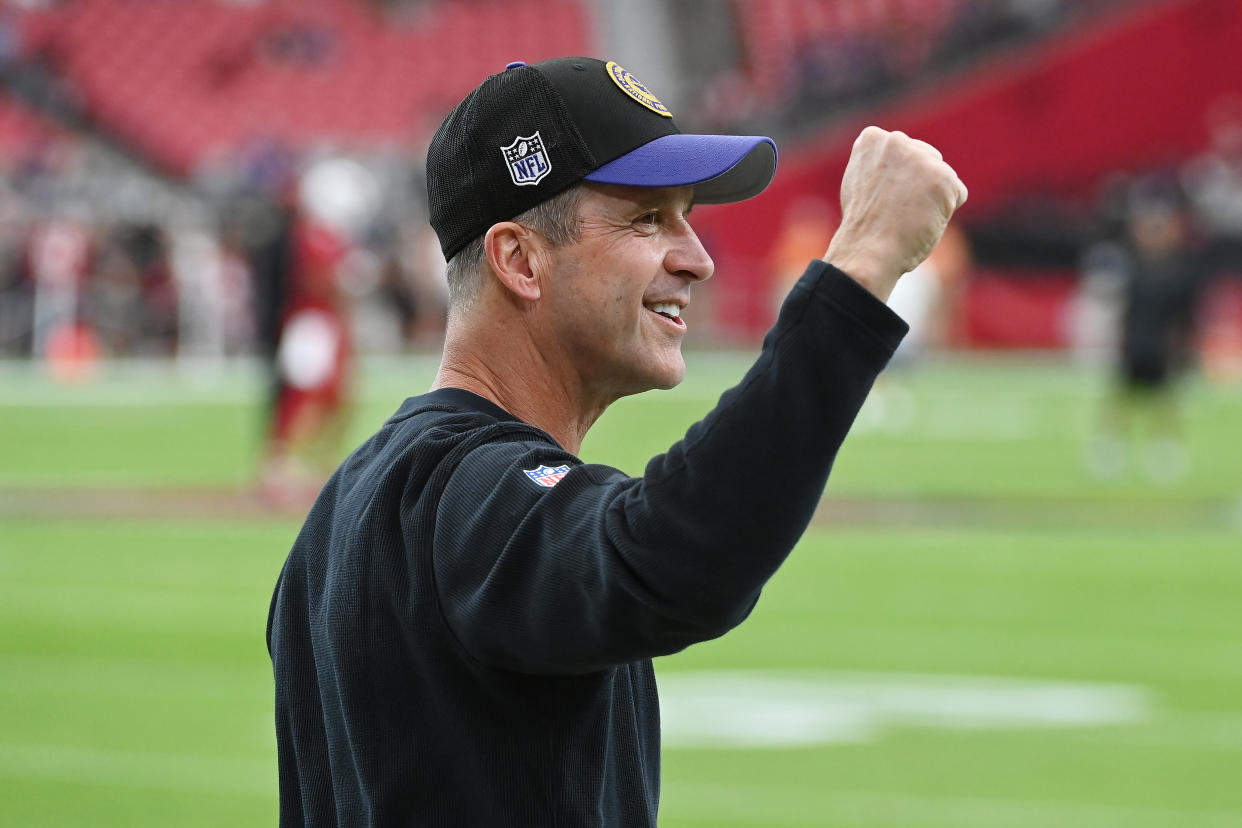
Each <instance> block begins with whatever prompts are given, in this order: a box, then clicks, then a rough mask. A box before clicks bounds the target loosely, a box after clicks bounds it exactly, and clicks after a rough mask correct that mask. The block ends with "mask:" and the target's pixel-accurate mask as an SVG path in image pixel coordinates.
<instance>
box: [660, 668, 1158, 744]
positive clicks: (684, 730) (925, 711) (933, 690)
mask: <svg viewBox="0 0 1242 828" xmlns="http://www.w3.org/2000/svg"><path fill="white" fill-rule="evenodd" d="M658 684H659V688H660V707H661V721H662V726H663V742H664V744H665V745H666V746H667V747H675V748H699V747H711V748H746V749H754V748H785V747H790V746H811V745H823V744H842V743H857V742H868V741H874V740H877V739H879V738H880V737H881V736H882V735H883V733H884V731H885V730H886V729H887V728H889V727H892V726H914V727H937V728H948V729H954V730H978V729H989V728H990V729H997V728H1073V727H1100V726H1117V725H1135V724H1140V723H1143V722H1146V721H1148V720H1150V719H1151V717H1152V702H1151V700H1150V698H1149V694H1148V693H1147V692H1146V691H1144V690H1143V689H1142V688H1139V687H1134V686H1130V685H1119V684H1086V683H1081V682H1079V683H1071V682H1061V681H1034V680H1028V679H1011V678H989V677H977V676H942V675H916V674H901V673H874V674H869V673H836V672H800V671H790V672H778V671H758V670H756V671H704V672H684V673H680V672H674V673H669V674H663V675H660V676H659V680H658Z"/></svg>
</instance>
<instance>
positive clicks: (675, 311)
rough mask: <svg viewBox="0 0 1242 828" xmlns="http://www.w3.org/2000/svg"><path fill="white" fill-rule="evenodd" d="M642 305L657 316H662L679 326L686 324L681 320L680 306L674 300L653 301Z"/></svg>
mask: <svg viewBox="0 0 1242 828" xmlns="http://www.w3.org/2000/svg"><path fill="white" fill-rule="evenodd" d="M643 307H645V308H646V309H647V310H649V311H651V312H652V313H654V314H656V315H657V316H663V317H664V318H665V319H667V320H669V321H670V322H672V323H673V324H674V325H676V326H678V327H679V328H684V327H685V326H686V323H685V322H683V321H681V306H680V305H678V304H677V303H676V302H653V303H651V304H649V305H643Z"/></svg>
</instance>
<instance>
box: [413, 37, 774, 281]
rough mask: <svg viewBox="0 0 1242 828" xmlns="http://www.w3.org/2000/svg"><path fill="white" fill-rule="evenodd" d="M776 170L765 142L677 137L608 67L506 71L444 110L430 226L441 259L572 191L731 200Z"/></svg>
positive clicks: (433, 148) (755, 189)
mask: <svg viewBox="0 0 1242 828" xmlns="http://www.w3.org/2000/svg"><path fill="white" fill-rule="evenodd" d="M775 173H776V143H775V142H774V141H773V140H772V139H771V138H765V137H763V136H757V135H687V134H685V133H683V132H681V130H679V129H678V128H677V125H676V124H675V123H674V122H673V114H672V113H671V112H669V110H668V107H666V106H665V105H664V104H663V103H661V101H660V100H659V98H657V97H656V96H655V95H654V94H652V93H651V91H650V90H648V89H647V87H646V86H644V85H643V84H642V83H641V82H640V81H639V80H638V79H637V78H635V77H634V76H633V75H631V74H630V73H629V72H628V71H627V70H625V69H623V68H622V67H620V66H618V65H617V64H616V63H615V62H613V61H608V62H604V61H602V60H597V59H595V58H587V57H568V58H556V59H554V60H546V61H542V62H540V63H534V64H530V65H527V64H525V63H522V62H521V61H515V62H513V63H510V64H509V65H508V66H507V67H506V68H505V70H504V71H503V72H499V73H497V74H495V75H492V76H490V77H489V78H487V79H486V80H485V81H483V82H482V83H481V84H479V86H478V87H476V88H475V90H474V91H473V92H471V93H470V94H469V95H467V96H466V98H465V100H463V101H462V102H461V103H460V104H458V105H457V108H456V109H454V110H453V111H452V112H451V113H449V115H448V117H447V118H445V119H444V123H442V124H441V125H440V128H439V129H438V130H436V134H435V136H434V137H432V139H431V145H430V147H429V148H428V150H427V197H428V205H429V212H430V220H431V226H432V227H433V228H434V229H435V231H436V235H437V236H438V237H439V239H440V249H441V250H442V251H443V252H444V258H445V259H446V260H447V259H451V258H453V256H454V255H456V254H457V252H458V251H459V250H461V249H462V248H463V247H465V246H466V244H468V243H469V242H470V241H471V240H472V239H474V238H475V237H477V236H479V235H480V234H482V233H484V232H486V230H487V228H489V227H491V226H492V225H493V224H495V223H496V222H499V221H506V220H508V219H511V218H513V217H514V216H517V215H519V214H521V213H523V212H525V211H526V210H529V209H530V208H531V207H534V206H535V205H536V204H539V203H541V202H543V201H546V200H548V199H549V198H552V197H553V196H555V195H557V194H558V193H561V192H563V191H565V190H566V189H568V188H569V187H571V186H573V185H574V184H576V183H578V182H579V181H583V180H586V181H594V182H597V183H601V184H624V185H629V186H633V187H681V186H686V185H693V186H694V200H695V202H696V203H702V204H724V203H727V202H731V201H741V200H743V199H747V198H750V197H751V196H755V195H758V194H759V193H760V192H762V191H763V189H764V188H765V187H767V186H768V183H769V182H770V181H771V180H772V176H773V175H775Z"/></svg>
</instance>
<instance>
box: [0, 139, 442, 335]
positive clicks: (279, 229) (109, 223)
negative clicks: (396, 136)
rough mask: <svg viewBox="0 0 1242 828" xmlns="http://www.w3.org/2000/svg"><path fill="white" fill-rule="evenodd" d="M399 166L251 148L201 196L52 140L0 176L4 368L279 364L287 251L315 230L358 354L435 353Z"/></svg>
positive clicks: (300, 283) (413, 222) (211, 174)
mask: <svg viewBox="0 0 1242 828" xmlns="http://www.w3.org/2000/svg"><path fill="white" fill-rule="evenodd" d="M419 188H420V183H419V181H418V175H417V171H416V170H415V169H413V168H412V167H411V165H410V164H409V163H408V162H407V161H405V160H404V159H385V158H377V157H371V158H364V159H352V158H345V157H335V156H327V157H323V158H314V159H306V158H298V157H294V156H292V155H290V154H287V153H284V152H282V151H281V150H280V149H279V148H274V147H256V148H249V149H248V151H247V152H245V153H242V154H239V155H238V156H237V157H235V158H233V159H230V160H229V161H227V162H220V163H218V164H217V165H215V167H214V168H213V169H212V170H210V171H208V172H205V174H204V176H203V180H201V181H199V182H190V183H184V184H183V183H177V182H170V181H168V180H166V179H163V178H161V177H158V176H155V175H152V174H150V173H148V172H146V171H145V170H143V169H142V168H141V167H140V166H138V165H136V164H134V163H133V162H131V161H129V160H128V159H126V158H125V157H124V156H123V155H122V154H120V153H117V152H116V151H114V150H111V149H110V148H108V147H107V146H105V145H102V144H100V143H99V142H97V141H96V140H94V139H92V138H88V137H83V136H80V135H76V134H74V133H73V132H72V131H69V130H59V129H58V130H55V131H49V133H48V134H47V135H45V136H42V137H41V138H40V140H37V141H33V142H31V143H30V144H29V145H28V146H27V147H24V148H23V151H22V152H20V153H19V154H17V155H16V157H14V158H13V159H12V160H10V161H9V162H8V164H7V166H6V168H5V169H4V170H3V175H0V356H9V357H20V356H31V355H33V356H40V357H42V356H49V355H50V354H54V353H56V352H57V349H58V348H62V349H63V348H67V347H73V348H78V349H85V351H86V352H93V353H96V354H98V355H108V356H168V355H173V354H177V355H180V356H190V357H192V356H202V357H219V356H229V355H235V354H245V353H258V354H270V353H272V352H274V348H275V343H276V339H277V337H278V332H279V328H280V324H281V320H282V319H283V317H284V316H286V315H287V310H288V306H289V304H290V303H291V302H296V300H297V297H298V295H299V294H300V293H301V292H304V291H305V290H307V289H308V288H307V287H306V286H305V284H304V282H305V281H306V275H305V274H304V273H303V272H301V271H299V270H298V265H297V263H296V256H295V255H294V253H293V249H292V248H293V246H294V245H295V244H296V239H297V235H298V234H297V228H298V227H299V226H300V225H302V224H306V223H313V224H315V225H316V226H317V227H319V228H321V231H322V233H323V234H324V235H331V236H332V238H333V244H334V245H336V246H338V247H339V248H340V250H341V254H340V255H339V257H337V260H336V262H335V265H334V275H333V280H332V284H333V286H334V290H337V291H339V293H340V300H341V302H342V303H343V304H344V305H347V306H348V309H349V315H350V316H351V321H352V322H353V323H354V324H353V327H354V328H355V330H356V331H357V337H358V338H359V340H360V344H361V346H362V347H364V348H366V349H368V350H377V351H397V350H401V349H403V348H406V347H412V346H414V345H417V344H419V343H423V344H431V343H434V341H435V340H436V338H437V336H438V331H439V328H440V325H441V324H442V316H443V310H444V308H443V306H444V286H443V262H442V260H441V259H440V256H439V251H438V249H437V248H436V247H435V241H434V237H433V236H432V234H431V233H430V231H429V230H426V229H424V228H425V222H424V221H423V220H422V213H421V210H420V206H419V205H420V200H419V198H418V192H417V191H418V189H419Z"/></svg>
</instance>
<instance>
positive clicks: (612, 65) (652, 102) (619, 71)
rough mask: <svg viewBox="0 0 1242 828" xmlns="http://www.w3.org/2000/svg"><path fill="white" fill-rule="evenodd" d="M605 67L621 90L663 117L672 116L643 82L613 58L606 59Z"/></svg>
mask: <svg viewBox="0 0 1242 828" xmlns="http://www.w3.org/2000/svg"><path fill="white" fill-rule="evenodd" d="M606 68H607V69H608V77H610V78H612V82H613V83H615V84H616V85H617V86H619V87H621V91H622V92H624V93H625V94H627V95H629V96H630V97H631V98H633V99H634V100H636V101H638V102H639V103H640V104H642V105H643V106H645V107H647V108H648V109H650V110H651V111H652V112H654V113H655V114H657V115H663V116H664V117H665V118H671V117H673V113H671V112H669V111H668V107H667V106H665V105H664V104H662V103H660V99H659V98H657V97H656V96H655V95H653V94H651V90H649V89H648V88H647V87H646V86H643V82H642V81H640V80H639V79H638V78H636V77H634V76H633V75H631V74H630V72H629V70H628V69H623V68H621V67H620V66H618V65H617V62H616V61H615V60H610V61H608V66H607V67H606Z"/></svg>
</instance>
